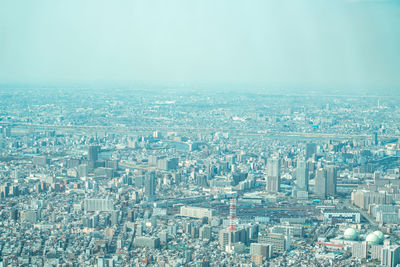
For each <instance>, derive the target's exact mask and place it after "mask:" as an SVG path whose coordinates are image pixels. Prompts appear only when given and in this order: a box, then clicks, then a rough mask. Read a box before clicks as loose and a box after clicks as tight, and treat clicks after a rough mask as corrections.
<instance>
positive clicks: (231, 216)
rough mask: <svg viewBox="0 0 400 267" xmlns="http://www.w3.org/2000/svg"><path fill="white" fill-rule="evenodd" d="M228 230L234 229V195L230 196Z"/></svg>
mask: <svg viewBox="0 0 400 267" xmlns="http://www.w3.org/2000/svg"><path fill="white" fill-rule="evenodd" d="M228 229H229V230H230V231H234V230H236V199H235V196H233V197H232V198H231V201H230V205H229V226H228Z"/></svg>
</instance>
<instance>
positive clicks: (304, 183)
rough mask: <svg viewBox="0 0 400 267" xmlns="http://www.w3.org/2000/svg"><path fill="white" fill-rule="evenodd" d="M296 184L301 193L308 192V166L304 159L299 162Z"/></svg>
mask: <svg viewBox="0 0 400 267" xmlns="http://www.w3.org/2000/svg"><path fill="white" fill-rule="evenodd" d="M296 184H297V188H298V189H299V190H301V191H308V165H307V162H306V161H305V160H304V158H302V159H299V160H298V161H297V168H296Z"/></svg>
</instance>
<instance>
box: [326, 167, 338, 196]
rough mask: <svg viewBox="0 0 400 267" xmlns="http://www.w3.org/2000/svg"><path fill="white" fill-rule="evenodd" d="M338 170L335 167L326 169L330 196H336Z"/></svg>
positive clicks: (327, 187)
mask: <svg viewBox="0 0 400 267" xmlns="http://www.w3.org/2000/svg"><path fill="white" fill-rule="evenodd" d="M336 186H337V169H336V167H335V166H327V167H326V194H327V195H328V196H335V195H336Z"/></svg>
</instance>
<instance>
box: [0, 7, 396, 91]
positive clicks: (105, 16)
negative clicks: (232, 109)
mask: <svg viewBox="0 0 400 267" xmlns="http://www.w3.org/2000/svg"><path fill="white" fill-rule="evenodd" d="M135 81H141V82H157V83H160V82H161V83H162V82H179V83H181V82H184V83H198V82H205V83H211V84H212V83H249V84H263V85H266V86H281V87H285V86H287V87H307V86H311V87H321V88H325V87H330V88H331V87H346V88H352V87H354V88H356V87H358V88H360V87H368V88H376V89H381V88H392V89H393V88H398V89H399V90H400V0H242V1H238V0H142V1H135V0H126V1H124V0H112V1H111V0H106V1H101V0H68V1H67V0H66V1H62V0H35V1H32V0H26V1H24V0H1V1H0V83H3V84H10V83H32V84H41V83H44V84H45V83H53V84H54V83H60V84H61V83H67V84H68V83H70V84H79V83H82V84H85V83H96V84H101V83H114V82H116V83H120V84H121V83H132V82H135Z"/></svg>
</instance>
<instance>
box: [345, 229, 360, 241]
mask: <svg viewBox="0 0 400 267" xmlns="http://www.w3.org/2000/svg"><path fill="white" fill-rule="evenodd" d="M343 235H344V238H345V239H347V240H356V239H357V237H358V233H357V231H356V230H354V229H353V228H347V229H346V230H345V231H344V234H343Z"/></svg>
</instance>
